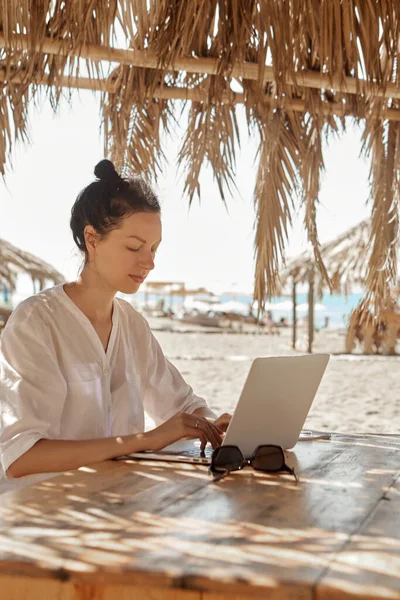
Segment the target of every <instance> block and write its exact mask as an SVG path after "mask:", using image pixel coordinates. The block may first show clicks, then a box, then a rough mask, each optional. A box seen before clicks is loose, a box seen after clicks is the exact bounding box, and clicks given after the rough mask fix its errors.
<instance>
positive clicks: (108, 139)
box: [102, 66, 173, 179]
mask: <svg viewBox="0 0 400 600" xmlns="http://www.w3.org/2000/svg"><path fill="white" fill-rule="evenodd" d="M159 81H160V75H159V73H158V72H157V71H152V70H150V69H140V68H135V67H128V66H123V67H119V68H118V70H116V71H115V72H114V73H113V88H114V89H113V92H112V93H106V94H105V97H104V98H103V102H102V104H103V119H104V130H105V152H106V154H107V155H109V156H110V158H111V160H113V161H114V162H115V164H116V166H117V167H118V168H119V169H120V170H122V171H127V172H134V173H138V174H141V175H142V176H144V177H145V178H147V179H156V178H157V174H158V172H159V170H160V168H161V163H162V160H163V158H164V154H163V151H162V148H161V142H160V133H161V130H162V129H164V130H165V131H167V132H168V128H169V119H171V118H173V109H172V106H173V103H172V102H171V101H167V100H161V99H153V98H151V92H149V90H151V88H152V87H153V86H155V85H156V84H157V83H159ZM149 95H150V97H149Z"/></svg>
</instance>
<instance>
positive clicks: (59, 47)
mask: <svg viewBox="0 0 400 600" xmlns="http://www.w3.org/2000/svg"><path fill="white" fill-rule="evenodd" d="M0 47H3V48H5V49H6V51H7V50H27V51H32V44H31V41H30V39H29V36H27V35H13V36H12V46H11V45H10V44H9V43H6V40H5V37H4V35H2V34H0ZM34 50H35V52H38V53H42V54H54V55H59V56H71V57H80V58H84V59H88V60H93V61H107V62H116V63H119V64H121V65H131V66H135V67H143V68H146V69H158V68H160V60H159V57H158V56H157V54H156V53H155V52H152V51H150V50H134V49H129V50H123V49H120V48H111V47H106V46H99V45H95V44H81V45H80V46H79V47H76V48H73V49H71V44H70V40H56V39H51V38H44V39H43V40H42V41H41V42H40V43H37V44H36V46H35V48H34ZM167 70H175V71H186V72H188V73H202V74H208V75H217V74H218V73H220V62H219V61H218V60H217V59H216V58H191V57H180V58H177V59H176V60H175V62H174V63H173V64H170V65H168V66H167ZM224 74H225V75H227V76H229V77H238V78H241V77H242V78H243V79H250V80H253V81H257V80H258V78H259V66H258V64H257V63H252V62H242V63H237V64H235V65H233V67H232V69H230V70H229V72H228V73H224ZM263 79H264V81H275V75H274V69H273V67H271V66H268V65H264V70H263ZM286 82H287V83H288V84H289V85H296V86H298V87H306V88H316V89H328V90H333V91H337V92H342V93H346V94H356V95H360V94H365V95H367V96H369V95H371V96H373V97H375V96H378V97H381V98H397V99H400V87H399V86H397V85H396V84H394V83H387V84H386V87H385V90H382V89H380V88H379V85H378V83H375V89H374V90H373V92H369V91H368V87H370V86H371V83H370V82H367V81H365V80H364V79H358V80H357V79H356V78H355V77H339V76H337V75H334V76H330V75H328V74H324V73H319V72H314V71H301V72H299V73H297V74H296V76H295V77H290V76H287V78H286Z"/></svg>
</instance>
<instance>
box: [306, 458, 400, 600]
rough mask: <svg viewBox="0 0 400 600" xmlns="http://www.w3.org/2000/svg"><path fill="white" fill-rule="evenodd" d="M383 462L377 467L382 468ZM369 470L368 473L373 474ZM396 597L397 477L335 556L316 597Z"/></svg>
mask: <svg viewBox="0 0 400 600" xmlns="http://www.w3.org/2000/svg"><path fill="white" fill-rule="evenodd" d="M385 469H386V465H384V464H383V465H382V466H381V470H385ZM374 474H375V473H374V471H373V470H371V475H374ZM349 597H351V598H360V599H364V598H368V600H375V599H376V600H377V599H378V598H390V599H391V600H394V599H400V476H399V477H397V480H396V481H395V482H394V483H393V485H392V486H391V487H390V488H389V490H388V491H384V490H383V493H382V495H381V498H380V500H379V502H378V504H377V506H376V507H375V509H374V510H373V511H372V512H371V514H370V515H369V516H368V517H367V519H366V520H365V521H364V523H362V525H361V527H360V528H359V529H358V530H357V531H356V532H355V533H354V534H353V535H352V536H351V538H350V540H349V542H348V543H347V544H346V545H345V546H344V548H342V550H341V551H340V552H339V553H338V554H337V555H336V556H335V559H334V561H332V563H331V564H330V567H329V570H328V571H327V572H326V573H325V574H324V575H323V577H322V578H321V580H320V582H319V583H318V586H317V588H316V598H317V600H336V599H337V600H342V599H345V598H349Z"/></svg>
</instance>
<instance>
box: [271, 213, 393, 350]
mask: <svg viewBox="0 0 400 600" xmlns="http://www.w3.org/2000/svg"><path fill="white" fill-rule="evenodd" d="M371 228H372V224H371V221H370V220H369V219H365V220H364V221H361V222H360V223H358V224H357V225H355V226H354V227H351V228H350V229H347V230H346V231H344V232H343V233H341V234H340V235H339V236H338V237H336V238H335V239H333V240H332V241H329V242H326V243H325V244H322V245H321V249H320V252H321V257H322V259H323V261H324V264H325V267H326V271H327V274H328V277H329V279H330V281H331V283H332V286H333V290H332V291H333V292H337V293H341V294H344V295H347V294H348V293H350V291H351V289H352V286H354V285H361V286H365V285H366V284H367V280H368V277H369V266H370V263H371V260H372V253H373V249H372V248H371V245H370V243H369V242H370V240H371V235H372V229H371ZM394 251H395V253H396V255H397V260H399V259H400V256H399V250H398V248H397V246H395V247H394ZM279 277H280V280H281V285H282V287H285V286H286V285H288V284H291V285H292V299H293V302H294V305H293V341H292V345H293V348H295V347H296V316H295V312H296V310H298V306H297V304H296V287H297V285H298V284H308V307H309V311H308V313H309V321H308V322H309V332H308V350H309V352H311V351H312V343H313V338H314V311H315V308H314V309H313V307H315V306H316V304H315V296H316V295H317V297H318V296H319V297H321V296H322V294H323V292H324V290H329V286H328V284H327V282H326V279H325V278H324V277H323V276H322V275H321V273H320V271H319V270H318V267H317V264H316V259H315V256H314V253H313V252H312V251H311V250H307V251H305V252H302V253H301V254H299V255H298V256H296V257H295V258H292V259H290V260H288V261H287V263H286V265H285V267H284V268H283V269H282V270H281V271H280V274H279ZM319 309H320V307H319ZM320 310H321V309H320Z"/></svg>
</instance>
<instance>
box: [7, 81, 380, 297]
mask: <svg viewBox="0 0 400 600" xmlns="http://www.w3.org/2000/svg"><path fill="white" fill-rule="evenodd" d="M30 120H31V124H30V129H29V130H30V139H31V144H30V145H29V146H27V145H24V144H21V143H18V142H17V144H16V146H15V150H14V152H13V159H12V168H8V170H7V174H6V179H5V181H0V238H3V239H5V240H7V241H9V242H11V243H12V244H15V245H16V246H18V247H20V248H22V249H24V250H27V251H29V252H32V253H33V254H35V255H37V256H39V257H40V258H42V259H44V260H46V261H47V262H50V263H51V264H52V265H53V266H54V267H56V268H57V269H58V270H59V271H61V272H62V273H63V274H64V276H65V277H66V279H67V280H73V279H74V278H75V277H76V275H77V272H78V269H79V266H80V264H81V260H82V259H81V256H80V254H79V252H78V251H77V250H76V249H75V247H74V242H73V239H72V234H71V231H70V228H69V217H70V211H71V207H72V205H73V203H74V201H75V198H76V196H77V194H78V192H79V191H80V190H81V189H82V188H83V187H84V186H86V185H87V184H89V183H90V182H91V181H93V179H94V175H93V169H94V166H95V165H96V163H97V162H98V161H99V160H101V159H102V158H104V147H103V138H102V135H101V131H100V123H101V116H100V112H99V98H98V96H96V95H94V94H93V93H92V92H89V91H81V92H80V93H79V94H78V93H75V94H74V97H73V102H72V106H69V105H68V104H67V103H66V102H64V103H63V104H62V108H61V111H60V112H59V113H58V114H57V115H54V114H53V112H52V110H51V108H50V106H49V105H48V104H47V105H44V107H43V108H42V109H40V110H35V109H32V111H31V113H30ZM239 123H240V125H241V129H242V131H243V135H242V149H241V152H239V153H238V155H237V178H236V183H237V186H238V188H239V193H236V194H235V195H233V196H232V197H229V196H228V201H227V205H228V211H227V210H226V208H225V207H224V205H223V203H222V201H221V199H220V196H219V192H218V188H217V185H216V184H215V183H214V182H213V177H212V170H211V169H210V168H209V167H207V166H204V167H203V170H202V176H201V179H200V182H201V203H199V201H198V199H197V198H196V197H195V199H194V201H193V204H192V207H191V208H190V210H189V203H188V199H187V197H185V196H184V195H183V183H184V182H183V176H182V172H181V171H178V170H177V166H176V156H177V153H178V149H179V145H180V141H181V139H180V135H179V132H178V135H177V136H176V140H175V141H174V142H173V143H169V146H168V147H167V149H166V153H167V155H168V157H169V164H168V165H166V167H165V169H164V170H163V172H162V174H161V176H160V179H159V181H158V183H157V185H156V186H155V187H156V190H157V192H158V193H159V196H160V200H161V205H162V220H163V242H162V244H161V246H160V249H159V251H158V254H157V259H156V268H155V270H154V271H153V272H152V274H151V275H150V276H149V281H177V282H184V283H185V284H186V285H187V286H188V287H196V286H205V287H207V288H209V289H211V290H214V291H217V292H218V293H221V292H222V291H228V290H231V289H235V290H236V291H238V290H240V291H242V292H252V288H253V281H254V233H255V231H254V222H255V209H254V204H253V191H254V183H255V177H256V170H257V165H256V163H255V155H256V151H257V140H256V139H254V138H253V139H249V138H248V136H247V133H246V131H245V119H244V114H243V113H240V114H239ZM180 125H181V129H182V130H183V129H184V125H185V123H184V122H182V123H180ZM360 148H361V142H360V131H359V130H353V129H351V128H350V130H349V131H348V132H347V133H346V134H344V135H342V136H341V138H340V139H335V140H331V141H330V143H329V147H328V148H326V150H325V166H326V172H325V174H324V175H323V179H322V187H321V193H320V206H319V207H318V229H319V234H320V241H321V242H322V243H323V242H325V241H327V240H330V239H332V238H334V237H336V236H337V235H339V234H340V233H342V232H343V231H345V230H346V229H347V228H349V227H352V226H353V225H355V224H357V223H358V222H359V221H360V220H362V219H364V218H365V217H366V216H368V215H369V214H370V206H367V199H368V172H369V165H368V163H367V161H365V160H364V159H362V158H360V157H359V153H360ZM302 223H303V214H302V213H301V212H299V213H298V214H297V215H296V217H295V219H294V223H293V228H292V229H291V230H290V231H289V239H288V243H287V250H286V256H287V257H290V256H295V255H296V254H298V253H299V252H301V251H302V250H304V249H305V248H306V235H305V233H304V228H303V224H302Z"/></svg>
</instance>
